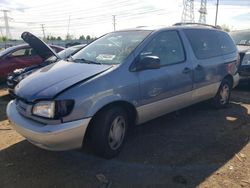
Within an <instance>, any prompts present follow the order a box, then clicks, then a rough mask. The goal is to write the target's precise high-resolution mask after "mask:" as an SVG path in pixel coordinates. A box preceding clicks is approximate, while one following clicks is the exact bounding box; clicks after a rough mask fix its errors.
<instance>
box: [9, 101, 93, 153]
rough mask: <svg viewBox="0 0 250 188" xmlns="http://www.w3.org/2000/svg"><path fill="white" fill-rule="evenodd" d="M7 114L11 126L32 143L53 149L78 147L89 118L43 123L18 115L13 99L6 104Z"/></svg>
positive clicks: (60, 149)
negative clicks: (56, 123) (59, 122)
mask: <svg viewBox="0 0 250 188" xmlns="http://www.w3.org/2000/svg"><path fill="white" fill-rule="evenodd" d="M7 116H8V118H9V120H10V121H11V122H12V126H13V128H14V129H15V130H16V131H17V132H18V133H20V134H21V135H22V136H24V137H25V138H27V140H28V141H30V142H31V143H32V144H34V145H36V146H38V147H40V148H44V149H47V150H55V151H62V150H70V149H76V148H80V147H81V146H82V142H83V138H84V135H85V132H86V129H87V127H88V124H89V122H90V120H91V118H86V119H81V120H77V121H72V122H67V123H62V124H58V125H44V124H41V123H38V122H36V121H33V120H30V119H27V118H25V117H24V116H22V115H20V114H19V113H18V111H17V110H16V104H15V102H14V101H10V102H9V104H8V106H7Z"/></svg>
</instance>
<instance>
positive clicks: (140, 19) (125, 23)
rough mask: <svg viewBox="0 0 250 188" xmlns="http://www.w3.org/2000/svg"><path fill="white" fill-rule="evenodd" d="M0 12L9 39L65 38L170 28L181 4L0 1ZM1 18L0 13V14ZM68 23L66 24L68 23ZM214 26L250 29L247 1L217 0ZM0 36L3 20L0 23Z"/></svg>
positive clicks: (158, 0) (210, 18)
mask: <svg viewBox="0 0 250 188" xmlns="http://www.w3.org/2000/svg"><path fill="white" fill-rule="evenodd" d="M215 4H216V0H207V11H208V14H207V17H206V18H207V23H208V24H214V20H215V10H216V5H215ZM199 8H200V1H199V0H195V5H194V9H195V10H194V11H195V20H196V21H198V19H199V12H198V10H199ZM0 9H2V10H3V9H7V10H10V12H8V15H9V17H11V20H10V22H9V25H10V26H11V29H10V31H11V35H12V37H13V38H20V35H21V33H22V32H23V31H30V32H32V33H34V34H35V35H37V36H40V37H41V36H42V35H43V33H42V29H41V24H44V28H45V34H46V35H53V36H61V37H63V38H64V37H65V36H66V34H67V33H68V31H69V33H70V34H71V35H73V36H74V37H79V35H88V34H89V35H91V36H97V37H98V36H100V35H102V34H104V33H107V32H110V31H112V30H113V25H112V23H113V20H112V19H113V18H112V15H116V29H117V30H119V29H124V28H132V27H136V26H155V25H167V26H168V25H172V24H174V23H176V22H180V21H181V14H182V10H183V0H92V1H91V0H70V1H62V0H42V1H34V0H0ZM0 14H1V15H2V16H3V12H0ZM69 20H70V21H69ZM218 24H219V25H222V24H226V25H228V26H229V27H230V28H231V29H246V28H250V0H220V6H219V16H218ZM0 26H1V28H2V32H3V33H5V30H4V22H3V19H1V20H0Z"/></svg>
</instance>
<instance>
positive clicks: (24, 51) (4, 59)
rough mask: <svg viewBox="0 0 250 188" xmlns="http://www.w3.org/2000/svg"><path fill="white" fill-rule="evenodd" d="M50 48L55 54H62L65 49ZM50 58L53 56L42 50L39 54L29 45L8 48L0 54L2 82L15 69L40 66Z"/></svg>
mask: <svg viewBox="0 0 250 188" xmlns="http://www.w3.org/2000/svg"><path fill="white" fill-rule="evenodd" d="M49 46H50V47H51V48H52V49H53V50H54V51H55V52H60V51H62V50H63V49H64V48H63V47H60V46H55V45H49ZM41 52H44V53H41ZM38 54H40V55H38ZM48 56H51V54H48V53H46V51H43V49H42V48H41V49H40V50H39V52H38V51H37V49H36V51H35V50H34V49H33V48H32V47H30V46H29V45H28V44H22V45H18V46H13V47H10V48H7V49H6V50H4V51H1V52H0V80H4V79H5V78H6V76H7V75H8V74H9V73H10V72H12V71H14V70H15V69H19V68H24V67H28V66H31V65H35V64H40V63H41V62H42V61H43V60H44V59H46V58H48Z"/></svg>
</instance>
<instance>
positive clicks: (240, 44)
mask: <svg viewBox="0 0 250 188" xmlns="http://www.w3.org/2000/svg"><path fill="white" fill-rule="evenodd" d="M236 45H239V46H250V44H243V43H238V44H236Z"/></svg>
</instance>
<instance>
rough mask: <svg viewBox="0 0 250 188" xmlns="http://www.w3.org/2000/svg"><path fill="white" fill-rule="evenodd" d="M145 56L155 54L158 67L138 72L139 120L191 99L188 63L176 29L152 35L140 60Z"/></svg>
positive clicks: (183, 103)
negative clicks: (157, 58) (158, 63)
mask: <svg viewBox="0 0 250 188" xmlns="http://www.w3.org/2000/svg"><path fill="white" fill-rule="evenodd" d="M145 56H158V57H159V58H160V63H161V67H160V69H152V70H143V71H140V72H138V78H139V83H140V96H141V100H140V107H139V108H138V112H139V123H142V122H145V121H148V120H150V119H153V118H155V117H158V116H161V115H163V114H165V113H168V112H171V111H174V110H177V109H179V108H182V107H184V106H186V105H188V104H189V103H191V102H192V101H191V97H192V87H193V85H192V84H193V80H192V77H193V75H192V74H193V71H192V64H191V63H190V62H188V61H187V59H186V55H185V50H184V47H183V43H182V40H181V38H180V35H179V33H178V31H175V30H174V31H173V30H171V31H163V32H161V33H159V34H158V35H156V36H155V37H154V38H153V39H152V40H151V41H150V42H149V43H148V45H147V46H146V47H145V48H144V50H143V51H142V52H141V53H140V59H142V58H143V57H145Z"/></svg>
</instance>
